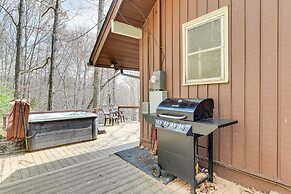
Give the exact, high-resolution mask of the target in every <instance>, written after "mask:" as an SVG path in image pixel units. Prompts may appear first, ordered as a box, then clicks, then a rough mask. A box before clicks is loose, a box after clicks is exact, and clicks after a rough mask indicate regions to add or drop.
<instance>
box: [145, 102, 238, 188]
mask: <svg viewBox="0 0 291 194" xmlns="http://www.w3.org/2000/svg"><path fill="white" fill-rule="evenodd" d="M213 109H214V101H213V99H181V98H179V99H174V98H168V99H166V100H164V101H163V102H161V103H160V105H159V106H158V108H157V110H156V114H151V115H145V118H146V120H147V121H148V122H149V123H152V124H154V126H155V127H156V128H157V129H158V132H157V138H158V164H159V165H158V166H155V167H154V168H153V171H154V172H153V174H154V175H155V176H159V175H160V171H161V170H163V171H166V172H167V173H168V174H172V175H174V176H177V177H179V178H181V179H184V180H186V181H187V182H189V183H191V186H192V192H193V193H195V188H196V186H198V185H199V184H200V183H202V182H204V181H205V180H209V181H211V182H212V181H213V132H214V131H215V130H216V129H218V128H221V127H225V126H229V125H232V124H235V123H237V121H234V120H226V119H214V118H213ZM200 136H208V146H207V148H208V175H207V176H206V177H205V178H204V179H202V180H200V181H199V182H197V181H196V179H195V178H194V177H195V176H196V174H195V164H196V161H197V158H196V151H195V150H197V146H198V137H200Z"/></svg>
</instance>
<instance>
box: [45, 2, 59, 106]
mask: <svg viewBox="0 0 291 194" xmlns="http://www.w3.org/2000/svg"><path fill="white" fill-rule="evenodd" d="M58 12H59V0H56V5H55V8H54V24H53V33H52V44H51V60H50V61H51V64H50V71H49V80H48V85H49V88H48V103H47V110H52V109H53V76H54V70H55V67H54V65H55V52H56V42H57V26H58V16H59V13H58Z"/></svg>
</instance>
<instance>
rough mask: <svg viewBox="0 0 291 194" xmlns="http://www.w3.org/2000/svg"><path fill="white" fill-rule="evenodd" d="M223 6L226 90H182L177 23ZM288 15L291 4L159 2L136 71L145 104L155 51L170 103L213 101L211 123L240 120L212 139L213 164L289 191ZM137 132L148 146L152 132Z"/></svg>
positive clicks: (195, 0) (212, 0)
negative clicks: (226, 40)
mask: <svg viewBox="0 0 291 194" xmlns="http://www.w3.org/2000/svg"><path fill="white" fill-rule="evenodd" d="M160 2H161V4H159V3H160ZM225 5H228V6H229V30H228V32H229V45H228V47H229V73H230V75H229V80H230V81H229V83H227V84H211V85H199V86H194V85H191V86H183V85H182V71H183V69H182V39H181V33H182V31H181V26H182V24H183V23H184V22H186V21H190V20H192V19H194V18H197V17H199V16H202V15H204V14H206V13H209V12H211V11H214V10H216V9H218V8H220V7H223V6H225ZM290 9H291V1H289V0H280V1H279V0H266V1H265V0H244V1H242V0H161V1H160V0H157V3H156V4H155V6H154V8H153V10H152V13H151V14H150V15H149V17H148V19H147V22H146V24H145V25H144V30H143V32H144V34H143V39H142V40H141V41H140V44H142V45H140V48H141V49H142V51H141V52H140V54H141V56H142V57H140V59H141V61H140V67H141V75H142V82H141V84H142V86H141V90H142V92H141V95H142V98H141V99H142V100H143V101H148V92H149V88H150V86H149V78H150V75H151V73H152V71H153V70H156V69H157V68H159V61H160V60H161V58H160V56H163V54H160V47H161V49H162V50H163V52H164V54H165V60H164V63H163V64H162V69H163V70H165V71H166V90H167V91H168V96H169V97H183V98H187V97H190V98H197V97H199V98H206V97H209V98H213V99H214V100H215V110H214V115H215V117H220V118H232V119H237V120H238V121H239V124H237V125H235V126H233V127H227V128H224V129H220V130H217V131H216V132H215V134H214V157H215V160H218V161H220V162H221V163H223V164H225V165H232V166H233V167H234V168H237V169H240V170H243V171H246V172H250V173H254V174H257V175H259V176H262V177H267V178H269V179H272V180H274V181H279V180H280V182H282V183H284V184H287V185H290V186H291V174H290V172H291V166H290V161H291V144H290V143H289V142H290V139H291V131H290V129H291V103H290V99H291V87H290V83H291V82H290V81H291V76H290V75H291V65H290V61H291V55H290V47H291V46H290V45H291V38H290V34H291V23H290ZM147 30H148V31H150V33H147V32H146V31H147ZM148 38H149V40H148ZM155 42H157V43H155ZM141 126H142V127H143V129H142V131H141V138H142V139H147V140H148V141H151V137H152V133H151V129H150V128H149V126H148V125H147V124H145V123H142V124H141ZM145 142H146V141H145ZM199 143H201V144H206V140H205V139H204V140H203V139H201V140H200V141H199ZM145 145H148V146H149V145H150V144H149V143H148V144H145ZM200 153H201V154H205V152H204V151H203V150H202V149H201V152H200Z"/></svg>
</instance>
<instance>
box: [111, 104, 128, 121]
mask: <svg viewBox="0 0 291 194" xmlns="http://www.w3.org/2000/svg"><path fill="white" fill-rule="evenodd" d="M111 110H112V112H114V113H115V114H116V115H117V116H118V120H120V122H125V119H124V114H123V112H122V111H120V110H119V109H118V106H112V108H111Z"/></svg>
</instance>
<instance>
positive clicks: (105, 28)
mask: <svg viewBox="0 0 291 194" xmlns="http://www.w3.org/2000/svg"><path fill="white" fill-rule="evenodd" d="M122 2H123V0H113V2H112V5H111V7H110V9H109V11H108V14H107V16H106V19H105V21H104V23H103V25H102V28H101V31H100V33H99V35H98V38H97V41H96V43H95V45H94V49H93V52H92V53H91V56H90V60H89V62H90V63H93V64H94V61H97V59H98V57H99V55H100V53H101V50H102V48H103V46H104V43H105V41H106V39H107V37H108V35H109V33H110V28H111V25H110V21H111V20H112V19H114V18H115V17H116V16H117V13H118V11H119V9H120V7H121V5H122Z"/></svg>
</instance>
